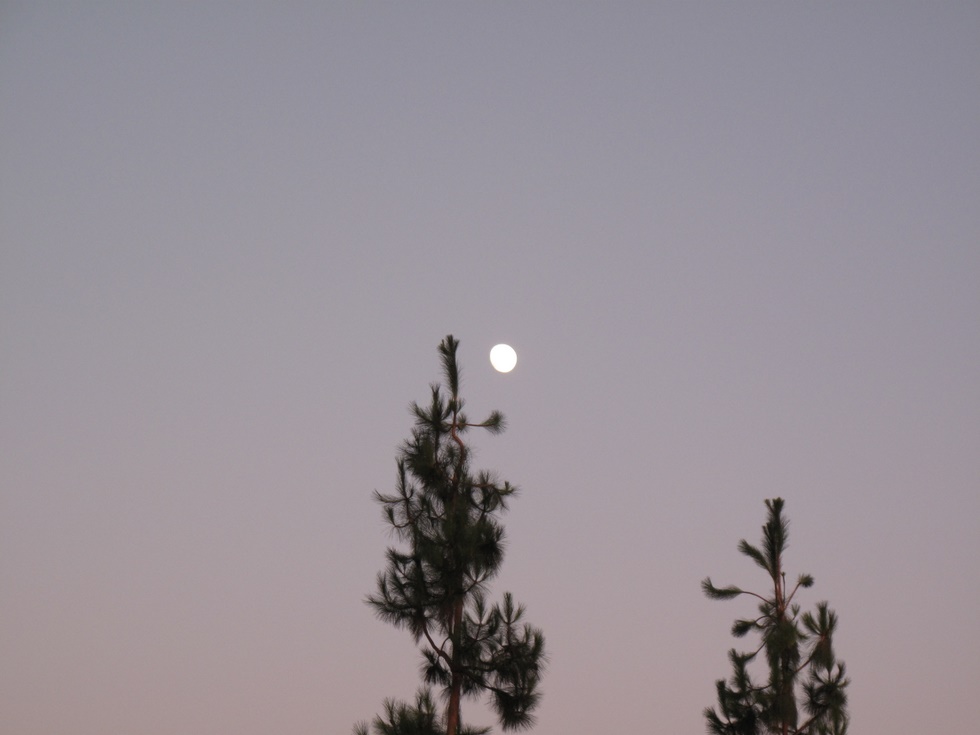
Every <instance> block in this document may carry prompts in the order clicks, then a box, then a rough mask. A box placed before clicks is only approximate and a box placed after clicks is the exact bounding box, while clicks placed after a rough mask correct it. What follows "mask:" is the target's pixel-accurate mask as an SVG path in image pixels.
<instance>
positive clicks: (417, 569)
mask: <svg viewBox="0 0 980 735" xmlns="http://www.w3.org/2000/svg"><path fill="white" fill-rule="evenodd" d="M458 346H459V342H458V341H457V340H455V339H454V338H453V337H452V335H449V336H448V337H446V338H445V339H444V340H443V341H442V343H441V344H440V345H439V354H440V356H441V359H442V368H443V374H444V385H438V384H434V385H432V386H431V397H430V400H429V402H428V404H427V405H424V406H420V405H419V404H417V403H413V404H412V408H411V410H412V413H413V415H414V417H415V427H414V428H413V430H412V436H411V438H410V439H408V440H407V441H406V442H405V443H404V444H403V446H402V447H401V449H400V452H399V457H398V483H397V488H396V491H395V493H394V494H392V495H383V494H381V493H378V492H375V499H376V500H377V502H378V503H380V504H381V506H382V508H383V510H384V516H385V519H386V520H387V522H388V524H390V526H391V528H392V530H393V531H394V534H395V536H396V537H397V538H398V539H399V540H400V541H401V542H403V544H404V546H403V547H402V548H396V547H390V548H389V549H388V551H387V561H388V564H387V567H386V568H385V569H384V571H382V572H381V573H379V574H378V580H377V591H376V592H375V593H374V594H373V595H370V596H369V597H368V598H367V602H368V604H369V605H371V607H373V608H374V610H375V612H376V613H377V615H378V616H379V617H380V618H381V619H382V620H384V621H386V622H388V623H391V624H392V625H394V626H396V627H398V628H404V629H406V630H408V631H409V632H410V633H411V634H412V637H413V638H414V640H415V642H416V643H417V644H418V645H419V646H420V647H421V651H422V666H421V673H422V679H423V682H424V686H423V688H422V689H421V690H420V691H419V693H418V695H417V697H416V701H415V703H414V704H400V703H397V702H394V701H392V700H386V702H385V705H384V709H385V713H384V716H382V717H376V718H375V719H374V722H373V727H374V731H375V733H377V735H437V734H438V735H464V734H466V733H469V734H473V733H476V732H485V731H474V730H467V729H465V728H463V727H462V724H461V719H460V705H461V701H462V699H463V698H464V697H479V696H481V695H489V699H490V704H491V707H492V709H493V710H494V712H495V714H496V715H497V718H498V721H499V723H500V725H501V726H502V727H503V728H504V729H506V730H513V729H522V728H526V727H530V726H531V725H532V724H533V721H534V719H533V715H532V713H533V710H534V708H535V706H536V705H537V704H538V701H539V699H540V693H539V690H538V682H539V678H540V675H541V673H542V670H543V666H544V636H543V635H542V633H541V631H539V630H538V629H536V628H534V627H532V626H530V625H529V624H527V623H525V622H524V619H523V618H524V608H523V607H522V606H521V605H517V604H515V602H514V600H513V598H512V597H511V595H510V594H509V593H507V594H505V595H504V596H503V601H502V602H501V603H499V604H489V602H488V600H487V586H488V583H489V582H490V580H491V579H493V577H494V576H496V574H497V572H498V571H499V569H500V565H501V563H502V561H503V556H504V553H503V552H504V549H503V538H504V529H503V526H502V525H501V524H500V520H499V517H500V515H501V514H502V513H503V512H504V511H505V510H506V509H507V503H508V501H509V500H510V499H511V498H512V497H513V496H514V494H515V492H516V488H515V487H514V486H513V485H511V484H510V483H508V482H499V481H498V480H497V479H496V478H495V477H494V476H493V475H492V474H491V473H490V472H486V471H481V472H478V473H476V474H474V473H473V472H472V471H471V469H470V451H469V448H468V446H467V444H466V442H465V441H464V436H465V435H466V433H467V432H468V430H469V429H473V428H480V429H485V430H487V431H489V432H490V433H492V434H496V433H499V432H501V431H502V430H503V428H504V418H503V416H502V415H501V414H500V413H499V412H497V411H494V412H492V413H491V414H490V416H489V417H487V419H486V420H484V421H482V422H479V423H473V422H470V421H469V420H468V419H467V417H466V415H465V414H464V413H463V408H464V403H463V400H462V398H461V397H460V393H459V386H460V369H459V365H458V363H457V359H456V351H457V348H458ZM430 686H436V687H438V688H439V689H440V691H441V694H442V696H443V698H444V701H445V715H444V717H442V718H440V717H438V716H437V713H436V707H435V704H434V703H433V700H432V697H431V694H430V691H429V688H428V687H430ZM367 732H368V727H367V725H366V724H359V725H357V726H356V727H355V733H361V734H362V735H366V734H367Z"/></svg>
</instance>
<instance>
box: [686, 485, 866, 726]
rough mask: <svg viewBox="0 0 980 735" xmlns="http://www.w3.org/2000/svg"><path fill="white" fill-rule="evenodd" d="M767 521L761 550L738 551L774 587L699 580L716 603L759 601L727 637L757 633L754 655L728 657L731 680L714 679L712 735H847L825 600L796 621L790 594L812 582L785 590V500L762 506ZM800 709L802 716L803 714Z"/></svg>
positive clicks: (806, 578)
mask: <svg viewBox="0 0 980 735" xmlns="http://www.w3.org/2000/svg"><path fill="white" fill-rule="evenodd" d="M766 508H767V509H768V511H769V517H768V519H767V521H766V524H765V525H764V526H763V527H762V544H761V545H760V546H753V545H752V544H750V543H748V542H747V541H746V540H745V539H742V541H740V542H739V545H738V550H739V551H740V552H742V553H743V554H744V555H745V556H747V557H749V558H750V559H751V560H752V561H754V562H755V563H756V564H757V565H758V566H759V567H761V568H762V569H763V570H765V572H766V574H767V575H768V577H769V581H770V583H771V585H772V588H771V590H769V591H767V592H766V593H765V594H758V593H756V592H749V591H747V590H743V589H741V588H739V587H735V586H729V587H721V588H719V587H715V586H714V585H713V584H712V583H711V579H710V578H706V579H705V580H704V581H702V582H701V587H702V589H703V590H704V592H705V594H706V595H707V596H708V597H710V598H712V599H715V600H728V599H731V598H734V597H738V596H739V595H749V596H751V597H755V598H757V599H758V600H759V608H758V609H759V615H758V616H757V617H755V618H748V619H744V620H736V621H735V623H734V624H733V625H732V635H734V636H735V637H737V638H741V637H743V636H746V635H748V634H749V633H753V632H754V633H758V634H759V638H760V641H759V645H758V647H757V648H755V649H754V650H752V651H748V652H744V653H743V652H739V651H736V650H735V649H732V650H731V651H729V654H728V657H729V660H730V661H731V664H732V676H731V678H730V679H729V681H724V680H722V681H718V682H717V683H716V685H715V686H716V689H717V694H718V707H717V709H714V708H711V707H709V708H707V709H705V711H704V716H705V719H706V720H707V724H708V732H709V733H712V734H713V735H761V734H762V733H778V735H846V732H847V723H848V716H847V685H848V679H847V678H846V677H845V675H844V664H843V662H838V661H837V659H836V657H835V655H834V648H833V635H834V631H835V630H836V629H837V615H836V613H834V611H833V610H831V609H830V608H829V607H828V605H827V603H826V602H820V603H818V604H817V607H816V611H815V613H811V612H805V613H803V615H802V616H801V615H800V606H799V605H798V604H797V603H796V602H794V598H795V597H796V593H797V592H798V591H799V590H800V589H805V588H807V587H811V586H812V585H813V577H811V576H810V575H809V574H801V575H800V576H799V577H798V578H797V580H796V583H795V584H793V585H792V586H790V585H788V584H787V581H786V572H785V571H784V567H783V555H784V553H785V551H786V548H787V540H788V537H789V521H788V520H787V519H786V518H784V517H783V499H782V498H775V499H773V500H767V501H766ZM760 653H762V654H763V657H764V659H765V662H766V671H767V674H768V676H767V678H766V680H765V681H764V682H755V681H753V679H752V676H751V674H750V671H749V666H750V664H751V663H752V662H753V661H754V660H755V659H756V657H757V656H758V655H759V654H760ZM801 706H802V712H801Z"/></svg>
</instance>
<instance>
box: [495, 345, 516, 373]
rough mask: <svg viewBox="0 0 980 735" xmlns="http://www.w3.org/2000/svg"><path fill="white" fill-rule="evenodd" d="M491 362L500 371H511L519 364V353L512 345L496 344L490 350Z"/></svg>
mask: <svg viewBox="0 0 980 735" xmlns="http://www.w3.org/2000/svg"><path fill="white" fill-rule="evenodd" d="M490 364H491V365H493V368H494V370H496V371H497V372H500V373H509V372H510V371H511V370H513V369H514V366H515V365H516V364H517V353H516V352H514V348H513V347H511V346H510V345H496V346H495V347H494V348H493V349H492V350H490Z"/></svg>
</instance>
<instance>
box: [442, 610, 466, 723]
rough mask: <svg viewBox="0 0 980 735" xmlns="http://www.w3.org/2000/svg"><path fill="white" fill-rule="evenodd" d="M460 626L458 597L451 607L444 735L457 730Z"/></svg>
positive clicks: (459, 680) (460, 617) (461, 620)
mask: <svg viewBox="0 0 980 735" xmlns="http://www.w3.org/2000/svg"><path fill="white" fill-rule="evenodd" d="M462 627H463V600H462V599H460V600H458V601H457V602H456V605H455V607H454V608H453V632H452V639H453V653H452V664H451V669H452V671H451V674H452V680H451V683H450V685H449V705H448V707H447V708H446V735H457V733H458V732H459V701H460V693H461V692H462V689H463V675H462V672H460V671H459V667H458V665H457V656H458V655H459V637H460V635H461V634H462Z"/></svg>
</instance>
